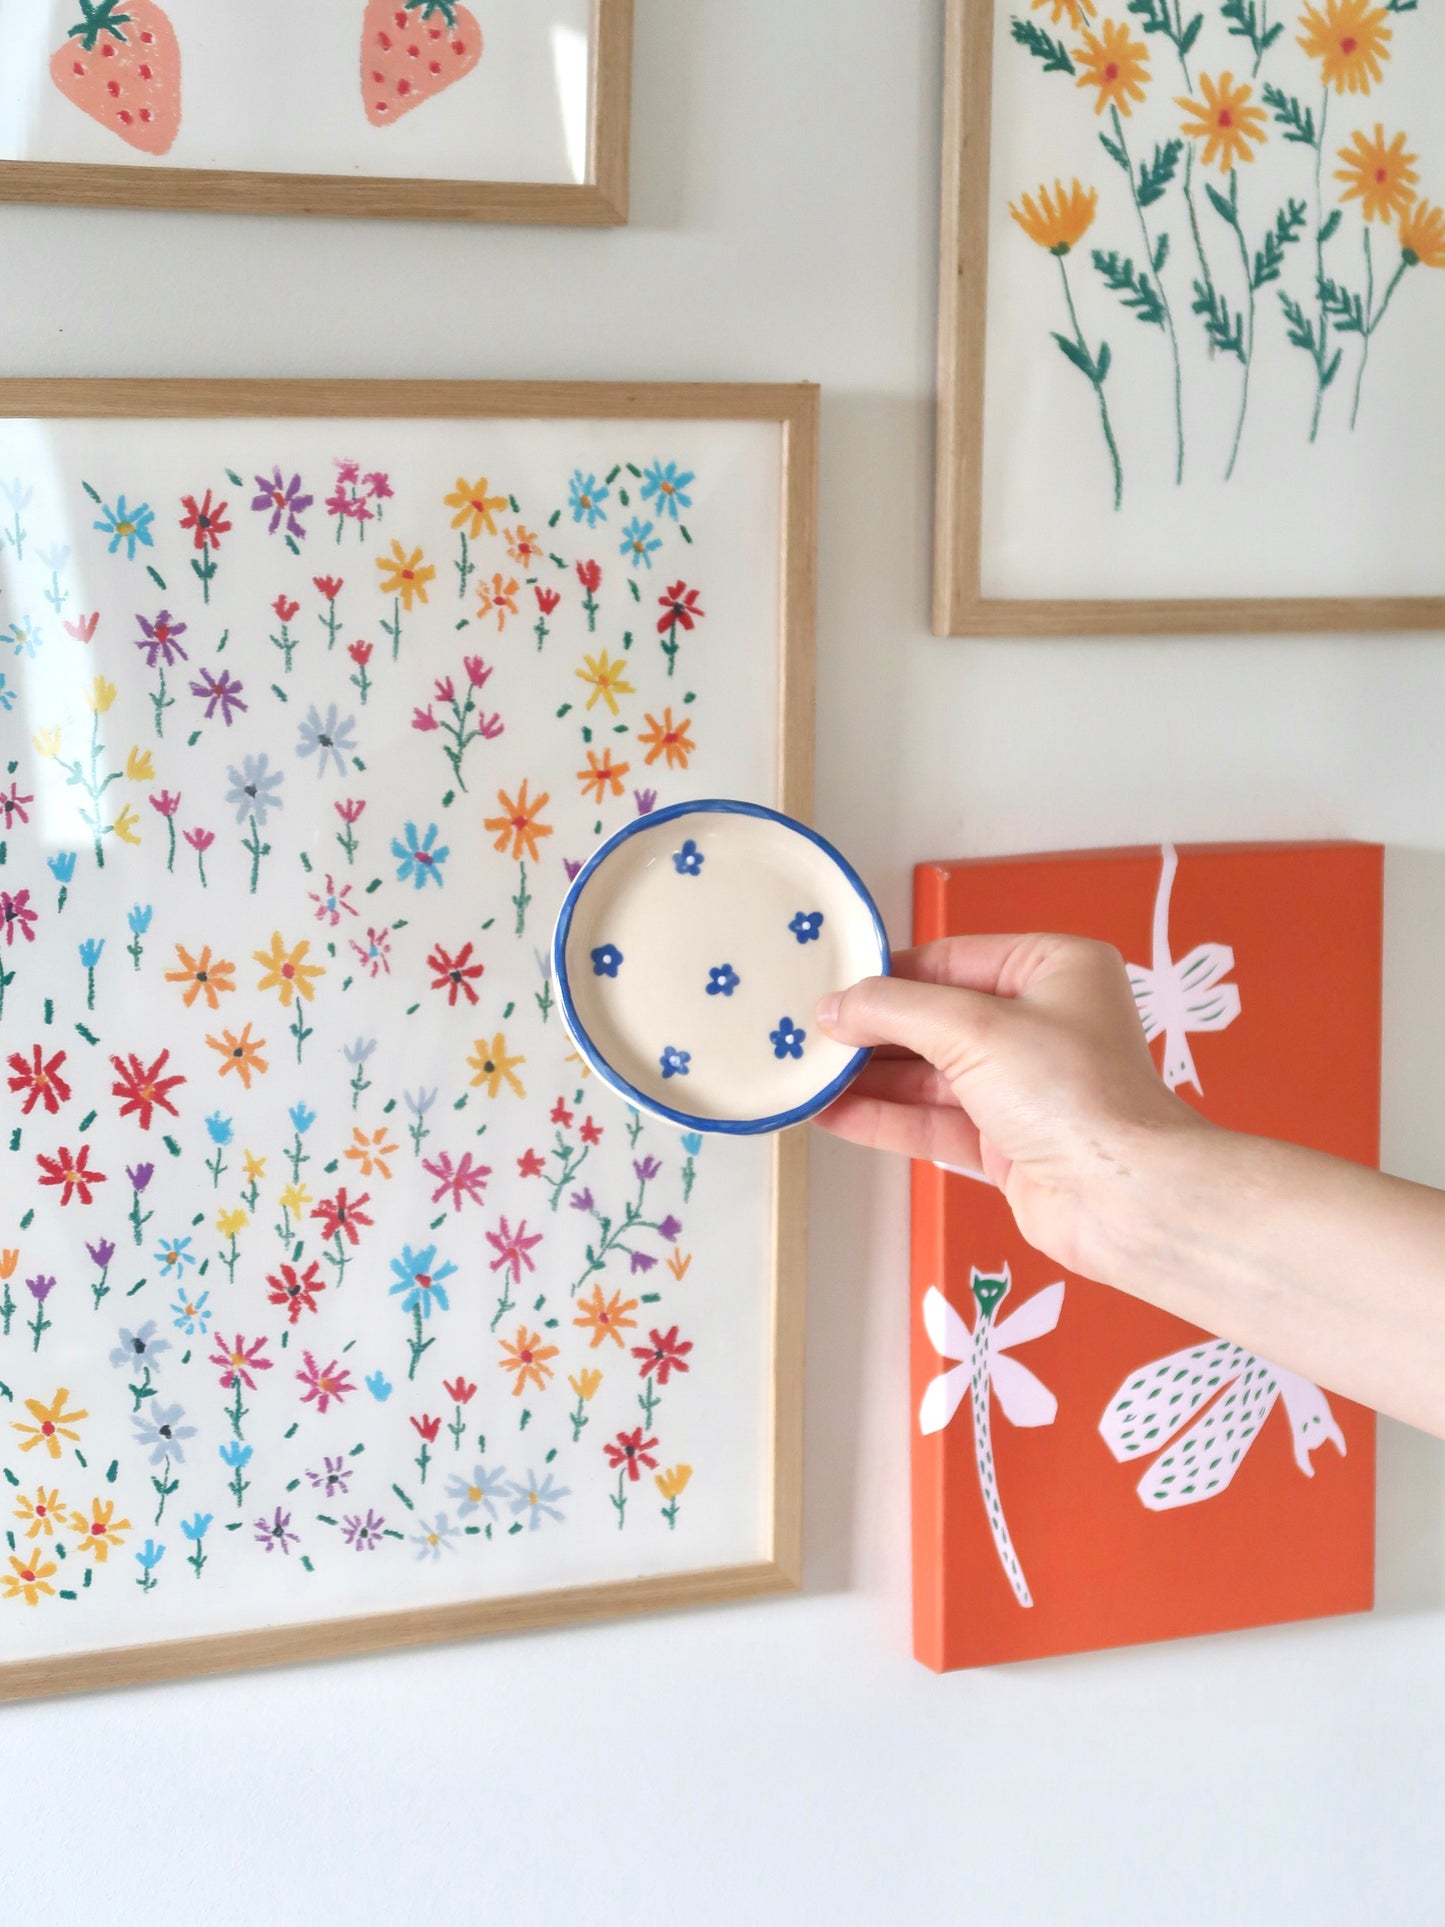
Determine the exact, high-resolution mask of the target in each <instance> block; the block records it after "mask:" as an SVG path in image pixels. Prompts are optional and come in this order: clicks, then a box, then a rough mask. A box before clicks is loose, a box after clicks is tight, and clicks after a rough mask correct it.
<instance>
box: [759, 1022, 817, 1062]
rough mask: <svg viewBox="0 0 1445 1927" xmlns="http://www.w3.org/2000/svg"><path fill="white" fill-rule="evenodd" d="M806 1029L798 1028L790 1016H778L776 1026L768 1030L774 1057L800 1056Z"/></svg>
mask: <svg viewBox="0 0 1445 1927" xmlns="http://www.w3.org/2000/svg"><path fill="white" fill-rule="evenodd" d="M807 1034H808V1033H807V1031H805V1030H799V1028H798V1026H797V1025H796V1024H795V1023H794V1022H793V1020H792V1018H791V1017H780V1018H779V1019H778V1028H777V1029H776V1030H770V1031H769V1032H768V1037H769V1040H770V1041H771V1043H772V1046H773V1055H774V1057H801V1056H802V1054H803V1039H804V1038H805V1037H806V1036H807Z"/></svg>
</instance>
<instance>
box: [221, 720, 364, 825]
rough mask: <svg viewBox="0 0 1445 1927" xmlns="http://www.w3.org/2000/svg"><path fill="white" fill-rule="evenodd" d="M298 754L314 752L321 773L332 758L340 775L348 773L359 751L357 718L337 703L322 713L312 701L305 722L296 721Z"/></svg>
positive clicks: (318, 773)
mask: <svg viewBox="0 0 1445 1927" xmlns="http://www.w3.org/2000/svg"><path fill="white" fill-rule="evenodd" d="M296 754H297V755H298V756H314V757H315V758H316V774H317V775H318V776H324V775H325V774H326V765H327V763H328V762H331V763H334V764H335V766H336V774H337V775H338V776H345V775H346V773H347V771H346V759H347V757H348V756H354V755H355V754H356V718H355V717H354V716H343V715H342V713H341V711H340V710H339V709H338V708H337V706H336V704H335V703H328V704H327V705H326V714H325V716H322V714H321V712H320V710H319V709H318V708H317V707H316V705H315V703H312V705H311V707H310V708H309V709H308V710H307V712H306V720H305V722H304V723H298V724H297V725H296ZM227 800H228V801H229V799H227Z"/></svg>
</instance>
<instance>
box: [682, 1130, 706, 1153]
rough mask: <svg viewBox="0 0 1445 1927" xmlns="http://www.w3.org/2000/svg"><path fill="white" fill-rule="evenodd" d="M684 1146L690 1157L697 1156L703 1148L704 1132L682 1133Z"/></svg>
mask: <svg viewBox="0 0 1445 1927" xmlns="http://www.w3.org/2000/svg"><path fill="white" fill-rule="evenodd" d="M682 1148H683V1150H684V1151H686V1152H687V1155H688V1156H689V1157H690V1158H695V1157H696V1156H697V1154H698V1152H699V1151H700V1150H701V1149H702V1132H701V1131H684V1132H683V1134H682Z"/></svg>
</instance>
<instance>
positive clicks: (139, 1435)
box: [130, 1400, 196, 1465]
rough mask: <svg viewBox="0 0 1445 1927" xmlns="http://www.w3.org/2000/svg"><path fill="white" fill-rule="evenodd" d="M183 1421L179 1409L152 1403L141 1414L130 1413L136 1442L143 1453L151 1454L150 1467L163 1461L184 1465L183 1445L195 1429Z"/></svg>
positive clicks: (182, 1413)
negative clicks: (173, 1461) (169, 1460)
mask: <svg viewBox="0 0 1445 1927" xmlns="http://www.w3.org/2000/svg"><path fill="white" fill-rule="evenodd" d="M185 1417H186V1415H185V1412H184V1410H183V1409H182V1407H181V1406H179V1405H160V1404H158V1403H156V1401H154V1400H152V1401H151V1402H150V1404H148V1405H147V1406H146V1408H145V1410H144V1411H141V1412H132V1413H131V1415H130V1422H131V1425H132V1426H133V1428H134V1430H135V1442H136V1444H137V1445H138V1446H139V1447H140V1448H141V1450H142V1451H144V1452H149V1453H150V1455H151V1464H152V1465H159V1464H160V1463H161V1461H162V1460H163V1459H174V1460H175V1461H176V1463H177V1465H184V1464H185V1462H186V1448H185V1441H186V1440H187V1439H193V1438H194V1437H195V1436H196V1428H195V1426H194V1425H187V1424H186V1423H185Z"/></svg>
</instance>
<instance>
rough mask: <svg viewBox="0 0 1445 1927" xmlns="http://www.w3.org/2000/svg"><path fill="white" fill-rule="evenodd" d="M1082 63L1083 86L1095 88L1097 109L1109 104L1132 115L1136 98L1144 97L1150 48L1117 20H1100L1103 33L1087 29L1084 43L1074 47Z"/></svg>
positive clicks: (1081, 84) (1081, 83)
mask: <svg viewBox="0 0 1445 1927" xmlns="http://www.w3.org/2000/svg"><path fill="white" fill-rule="evenodd" d="M1073 55H1074V59H1075V60H1076V61H1077V62H1078V63H1079V78H1078V82H1077V84H1078V85H1079V86H1080V87H1092V88H1094V89H1095V96H1096V97H1095V100H1094V112H1095V113H1096V114H1102V113H1103V111H1104V109H1105V108H1106V107H1114V108H1117V109H1118V111H1119V112H1120V113H1121V114H1131V113H1132V112H1133V111H1134V105H1135V102H1136V101H1141V100H1142V99H1143V98H1144V83H1145V81H1146V80H1147V79H1148V78H1149V50H1148V48H1147V47H1146V46H1145V45H1144V42H1143V41H1142V40H1135V39H1134V38H1133V37H1132V36H1131V35H1130V32H1129V29H1128V28H1127V27H1126V26H1122V25H1120V23H1119V22H1117V21H1114V20H1104V21H1101V22H1100V32H1099V33H1097V34H1094V33H1090V31H1089V30H1088V28H1087V27H1086V28H1085V29H1084V44H1083V46H1082V47H1075V48H1074V49H1073Z"/></svg>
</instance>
